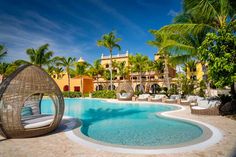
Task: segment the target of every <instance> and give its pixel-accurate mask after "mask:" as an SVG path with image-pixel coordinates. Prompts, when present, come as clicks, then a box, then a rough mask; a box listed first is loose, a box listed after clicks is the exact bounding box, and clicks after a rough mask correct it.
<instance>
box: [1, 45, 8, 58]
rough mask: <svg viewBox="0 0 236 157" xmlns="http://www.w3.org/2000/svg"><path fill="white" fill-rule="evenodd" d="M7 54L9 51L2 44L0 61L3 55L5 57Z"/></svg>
mask: <svg viewBox="0 0 236 157" xmlns="http://www.w3.org/2000/svg"><path fill="white" fill-rule="evenodd" d="M6 54H7V51H6V49H5V47H4V46H3V45H0V61H1V60H2V58H3V57H5V56H6Z"/></svg>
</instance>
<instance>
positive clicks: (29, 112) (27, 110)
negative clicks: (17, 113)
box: [21, 107, 33, 117]
mask: <svg viewBox="0 0 236 157" xmlns="http://www.w3.org/2000/svg"><path fill="white" fill-rule="evenodd" d="M32 114H33V112H32V108H31V107H23V108H22V109H21V116H22V117H25V116H30V115H32Z"/></svg>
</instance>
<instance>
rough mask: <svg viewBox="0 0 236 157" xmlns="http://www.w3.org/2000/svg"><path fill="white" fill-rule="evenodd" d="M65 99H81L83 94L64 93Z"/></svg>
mask: <svg viewBox="0 0 236 157" xmlns="http://www.w3.org/2000/svg"><path fill="white" fill-rule="evenodd" d="M62 94H63V96H64V97H70V98H78V97H81V96H82V94H81V92H62Z"/></svg>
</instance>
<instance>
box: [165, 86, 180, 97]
mask: <svg viewBox="0 0 236 157" xmlns="http://www.w3.org/2000/svg"><path fill="white" fill-rule="evenodd" d="M175 94H178V90H177V86H172V87H171V88H170V89H169V90H168V91H167V95H168V96H170V95H175Z"/></svg>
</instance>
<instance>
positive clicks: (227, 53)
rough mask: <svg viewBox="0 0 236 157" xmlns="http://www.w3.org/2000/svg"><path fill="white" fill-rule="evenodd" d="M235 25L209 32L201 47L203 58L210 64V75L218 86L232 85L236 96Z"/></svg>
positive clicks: (232, 91)
mask: <svg viewBox="0 0 236 157" xmlns="http://www.w3.org/2000/svg"><path fill="white" fill-rule="evenodd" d="M232 28H233V26H232V27H230V26H228V27H222V28H221V29H219V30H218V32H217V33H208V34H207V36H206V39H205V40H204V41H203V43H202V45H201V46H200V47H199V52H201V59H202V60H203V61H205V62H207V64H208V76H209V78H210V80H211V81H212V83H213V84H214V85H215V86H216V87H218V88H221V87H224V86H231V94H232V96H233V97H234V98H235V97H236V94H235V90H234V82H236V75H235V74H236V37H235V32H234V31H233V30H232Z"/></svg>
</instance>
